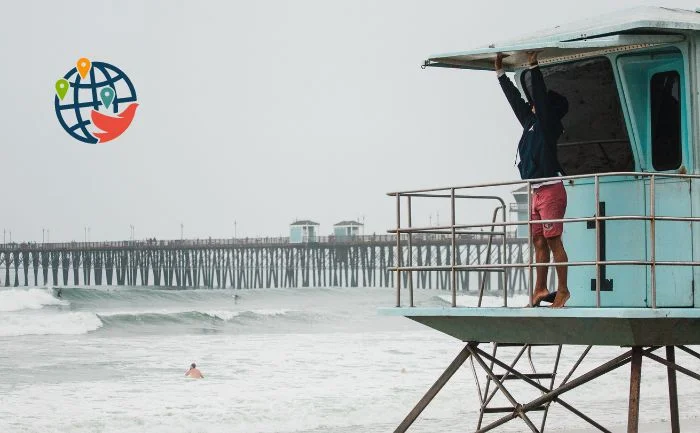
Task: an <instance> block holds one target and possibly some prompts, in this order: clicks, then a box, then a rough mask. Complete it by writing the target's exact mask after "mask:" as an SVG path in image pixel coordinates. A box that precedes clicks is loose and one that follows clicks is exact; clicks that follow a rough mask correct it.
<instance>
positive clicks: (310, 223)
mask: <svg viewBox="0 0 700 433" xmlns="http://www.w3.org/2000/svg"><path fill="white" fill-rule="evenodd" d="M290 225H291V226H318V225H320V224H319V223H317V222H313V221H311V220H300V221H294V222H293V223H291V224H290Z"/></svg>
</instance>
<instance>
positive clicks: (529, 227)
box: [527, 181, 534, 307]
mask: <svg viewBox="0 0 700 433" xmlns="http://www.w3.org/2000/svg"><path fill="white" fill-rule="evenodd" d="M527 255H528V259H527V272H528V282H527V285H528V288H527V290H528V292H529V300H528V305H529V306H531V307H532V295H533V290H534V287H533V281H532V184H530V181H527Z"/></svg>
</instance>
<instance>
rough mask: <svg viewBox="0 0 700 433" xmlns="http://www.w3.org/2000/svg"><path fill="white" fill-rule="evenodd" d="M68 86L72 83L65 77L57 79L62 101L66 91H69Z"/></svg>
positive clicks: (57, 87)
mask: <svg viewBox="0 0 700 433" xmlns="http://www.w3.org/2000/svg"><path fill="white" fill-rule="evenodd" d="M68 88H70V83H69V82H68V80H66V79H65V78H61V79H60V80H58V81H56V94H57V95H58V97H59V98H60V99H61V101H63V98H64V97H65V96H66V93H68Z"/></svg>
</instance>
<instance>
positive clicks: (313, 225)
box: [289, 220, 320, 244]
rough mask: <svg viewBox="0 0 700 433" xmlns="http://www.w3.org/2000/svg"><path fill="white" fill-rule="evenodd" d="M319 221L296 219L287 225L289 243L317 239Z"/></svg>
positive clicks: (300, 242) (307, 241)
mask: <svg viewBox="0 0 700 433" xmlns="http://www.w3.org/2000/svg"><path fill="white" fill-rule="evenodd" d="M319 225H320V224H319V223H317V222H314V221H311V220H297V221H294V222H293V223H292V224H290V226H289V243H290V244H302V243H309V242H316V241H317V240H318V227H319Z"/></svg>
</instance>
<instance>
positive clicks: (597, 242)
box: [593, 175, 600, 308]
mask: <svg viewBox="0 0 700 433" xmlns="http://www.w3.org/2000/svg"><path fill="white" fill-rule="evenodd" d="M593 180H594V185H595V194H594V195H595V306H596V308H600V219H599V217H600V179H599V178H598V175H595V176H594V177H593Z"/></svg>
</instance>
